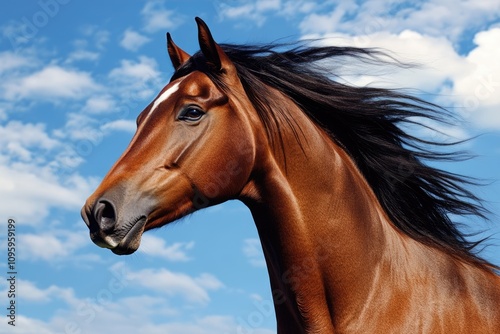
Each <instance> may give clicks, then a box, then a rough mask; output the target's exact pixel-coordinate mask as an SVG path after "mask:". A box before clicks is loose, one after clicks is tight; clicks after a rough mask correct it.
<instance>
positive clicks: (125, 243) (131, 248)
mask: <svg viewBox="0 0 500 334" xmlns="http://www.w3.org/2000/svg"><path fill="white" fill-rule="evenodd" d="M146 220H147V219H146V217H144V216H143V217H140V218H139V220H137V221H136V222H135V223H134V224H132V227H131V228H130V229H129V230H128V232H126V234H125V236H124V237H123V239H122V240H121V241H120V242H119V243H118V245H116V247H114V248H111V251H112V252H113V253H115V254H117V255H128V254H132V253H133V252H135V251H136V250H137V249H138V248H139V245H140V244H141V237H142V233H143V232H144V227H145V226H146Z"/></svg>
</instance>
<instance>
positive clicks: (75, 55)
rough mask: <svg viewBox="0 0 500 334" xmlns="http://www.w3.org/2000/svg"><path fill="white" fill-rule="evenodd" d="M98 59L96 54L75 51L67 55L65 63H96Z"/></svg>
mask: <svg viewBox="0 0 500 334" xmlns="http://www.w3.org/2000/svg"><path fill="white" fill-rule="evenodd" d="M99 57H100V54H99V53H98V52H92V51H88V50H76V51H73V52H71V53H70V54H69V56H68V58H67V60H66V62H67V63H74V62H76V61H82V60H87V61H96V60H97V59H99Z"/></svg>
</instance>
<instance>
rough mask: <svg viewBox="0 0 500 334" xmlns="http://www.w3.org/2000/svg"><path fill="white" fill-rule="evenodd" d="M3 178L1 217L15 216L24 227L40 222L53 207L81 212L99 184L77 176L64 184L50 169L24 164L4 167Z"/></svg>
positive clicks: (2, 170)
mask: <svg viewBox="0 0 500 334" xmlns="http://www.w3.org/2000/svg"><path fill="white" fill-rule="evenodd" d="M36 169H40V170H39V171H37V170H36ZM0 175H1V182H0V198H2V205H1V206H0V215H1V216H3V217H14V218H16V219H17V220H18V221H20V222H22V223H23V225H34V224H38V223H40V222H41V221H43V219H45V218H46V216H47V215H48V213H49V209H50V208H63V209H66V210H75V211H78V210H79V209H80V208H81V206H82V205H83V203H84V202H85V199H86V197H87V196H88V195H89V194H90V193H91V191H92V189H93V188H94V187H95V186H96V183H97V182H96V180H92V179H90V180H89V179H84V178H82V177H81V176H78V175H77V174H73V175H70V177H68V178H67V179H66V180H65V181H62V180H59V179H58V178H57V174H54V173H53V172H50V171H49V169H48V168H39V167H38V166H32V168H30V166H27V165H25V164H20V163H14V164H12V166H4V165H1V164H0Z"/></svg>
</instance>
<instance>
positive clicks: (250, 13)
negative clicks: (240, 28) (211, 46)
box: [219, 0, 281, 26]
mask: <svg viewBox="0 0 500 334" xmlns="http://www.w3.org/2000/svg"><path fill="white" fill-rule="evenodd" d="M280 9H281V1H280V0H257V1H245V2H244V3H242V4H240V5H230V4H228V3H222V4H220V5H219V15H220V16H221V18H222V19H230V20H239V19H246V20H251V21H254V22H255V24H256V25H257V26H261V25H262V24H264V22H265V21H266V15H267V14H268V13H269V12H273V11H274V12H275V11H279V10H280Z"/></svg>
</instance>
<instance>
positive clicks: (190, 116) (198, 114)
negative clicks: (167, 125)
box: [179, 107, 205, 122]
mask: <svg viewBox="0 0 500 334" xmlns="http://www.w3.org/2000/svg"><path fill="white" fill-rule="evenodd" d="M203 115H205V113H204V112H203V111H201V110H200V109H197V108H194V107H189V108H186V109H185V110H184V111H183V112H182V113H181V114H180V115H179V119H180V120H181V121H188V122H195V121H198V120H199V119H200V118H202V117H203Z"/></svg>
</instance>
